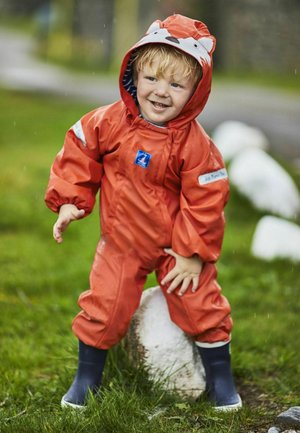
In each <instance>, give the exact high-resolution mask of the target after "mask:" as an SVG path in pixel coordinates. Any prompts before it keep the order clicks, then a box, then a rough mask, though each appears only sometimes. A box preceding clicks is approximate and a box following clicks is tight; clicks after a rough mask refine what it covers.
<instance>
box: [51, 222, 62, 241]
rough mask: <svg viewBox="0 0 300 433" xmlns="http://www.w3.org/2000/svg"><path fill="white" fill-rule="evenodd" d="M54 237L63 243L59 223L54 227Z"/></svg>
mask: <svg viewBox="0 0 300 433" xmlns="http://www.w3.org/2000/svg"><path fill="white" fill-rule="evenodd" d="M53 237H54V239H55V241H56V242H57V243H58V244H60V243H62V241H63V238H62V236H61V230H60V229H59V227H58V226H57V224H55V225H54V227H53Z"/></svg>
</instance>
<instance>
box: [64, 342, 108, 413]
mask: <svg viewBox="0 0 300 433" xmlns="http://www.w3.org/2000/svg"><path fill="white" fill-rule="evenodd" d="M106 355H107V350H102V349H96V348H95V347H92V346H87V345H86V344H84V343H83V342H82V341H79V354H78V369H77V373H76V376H75V379H74V381H73V383H72V385H71V387H70V389H69V391H68V392H67V393H66V394H65V395H64V396H63V398H62V400H61V406H62V407H72V408H74V409H83V408H84V407H85V403H86V399H87V397H88V395H89V392H92V393H93V394H95V393H96V392H97V391H98V389H99V387H100V384H101V379H102V373H103V369H104V365H105V360H106Z"/></svg>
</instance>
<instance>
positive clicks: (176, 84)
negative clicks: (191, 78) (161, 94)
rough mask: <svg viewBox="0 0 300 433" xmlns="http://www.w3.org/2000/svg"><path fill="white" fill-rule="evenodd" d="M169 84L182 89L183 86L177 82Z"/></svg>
mask: <svg viewBox="0 0 300 433" xmlns="http://www.w3.org/2000/svg"><path fill="white" fill-rule="evenodd" d="M171 86H172V87H175V89H182V88H183V86H182V85H181V84H178V83H172V84H171Z"/></svg>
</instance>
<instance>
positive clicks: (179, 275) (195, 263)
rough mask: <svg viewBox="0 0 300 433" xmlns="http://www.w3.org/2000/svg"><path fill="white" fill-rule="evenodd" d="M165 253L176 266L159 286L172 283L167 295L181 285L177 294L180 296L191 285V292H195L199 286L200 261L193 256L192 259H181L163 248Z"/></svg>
mask: <svg viewBox="0 0 300 433" xmlns="http://www.w3.org/2000/svg"><path fill="white" fill-rule="evenodd" d="M165 252H166V253H168V254H170V255H171V256H173V257H174V258H175V259H176V264H175V266H174V268H173V269H171V271H170V272H169V273H168V274H167V275H166V276H165V278H163V280H162V281H161V284H163V285H164V284H166V283H168V282H169V281H172V283H171V284H170V287H169V288H168V290H167V293H172V292H173V291H174V290H175V289H177V287H178V286H180V284H181V288H180V290H179V292H178V295H179V296H182V295H183V294H184V293H185V292H186V291H187V289H188V287H189V285H190V284H191V283H192V292H195V291H196V290H197V287H198V284H199V276H200V273H201V270H202V261H201V259H200V258H199V257H198V256H196V255H194V256H192V257H183V256H180V255H179V254H177V253H175V251H173V250H172V248H165Z"/></svg>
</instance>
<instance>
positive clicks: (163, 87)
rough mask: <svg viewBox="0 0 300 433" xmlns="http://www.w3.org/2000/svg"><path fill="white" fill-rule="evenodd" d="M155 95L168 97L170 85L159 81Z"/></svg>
mask: <svg viewBox="0 0 300 433" xmlns="http://www.w3.org/2000/svg"><path fill="white" fill-rule="evenodd" d="M155 93H156V95H157V96H164V97H166V96H168V83H166V82H164V81H162V80H161V81H158V83H157V86H156V89H155Z"/></svg>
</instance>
